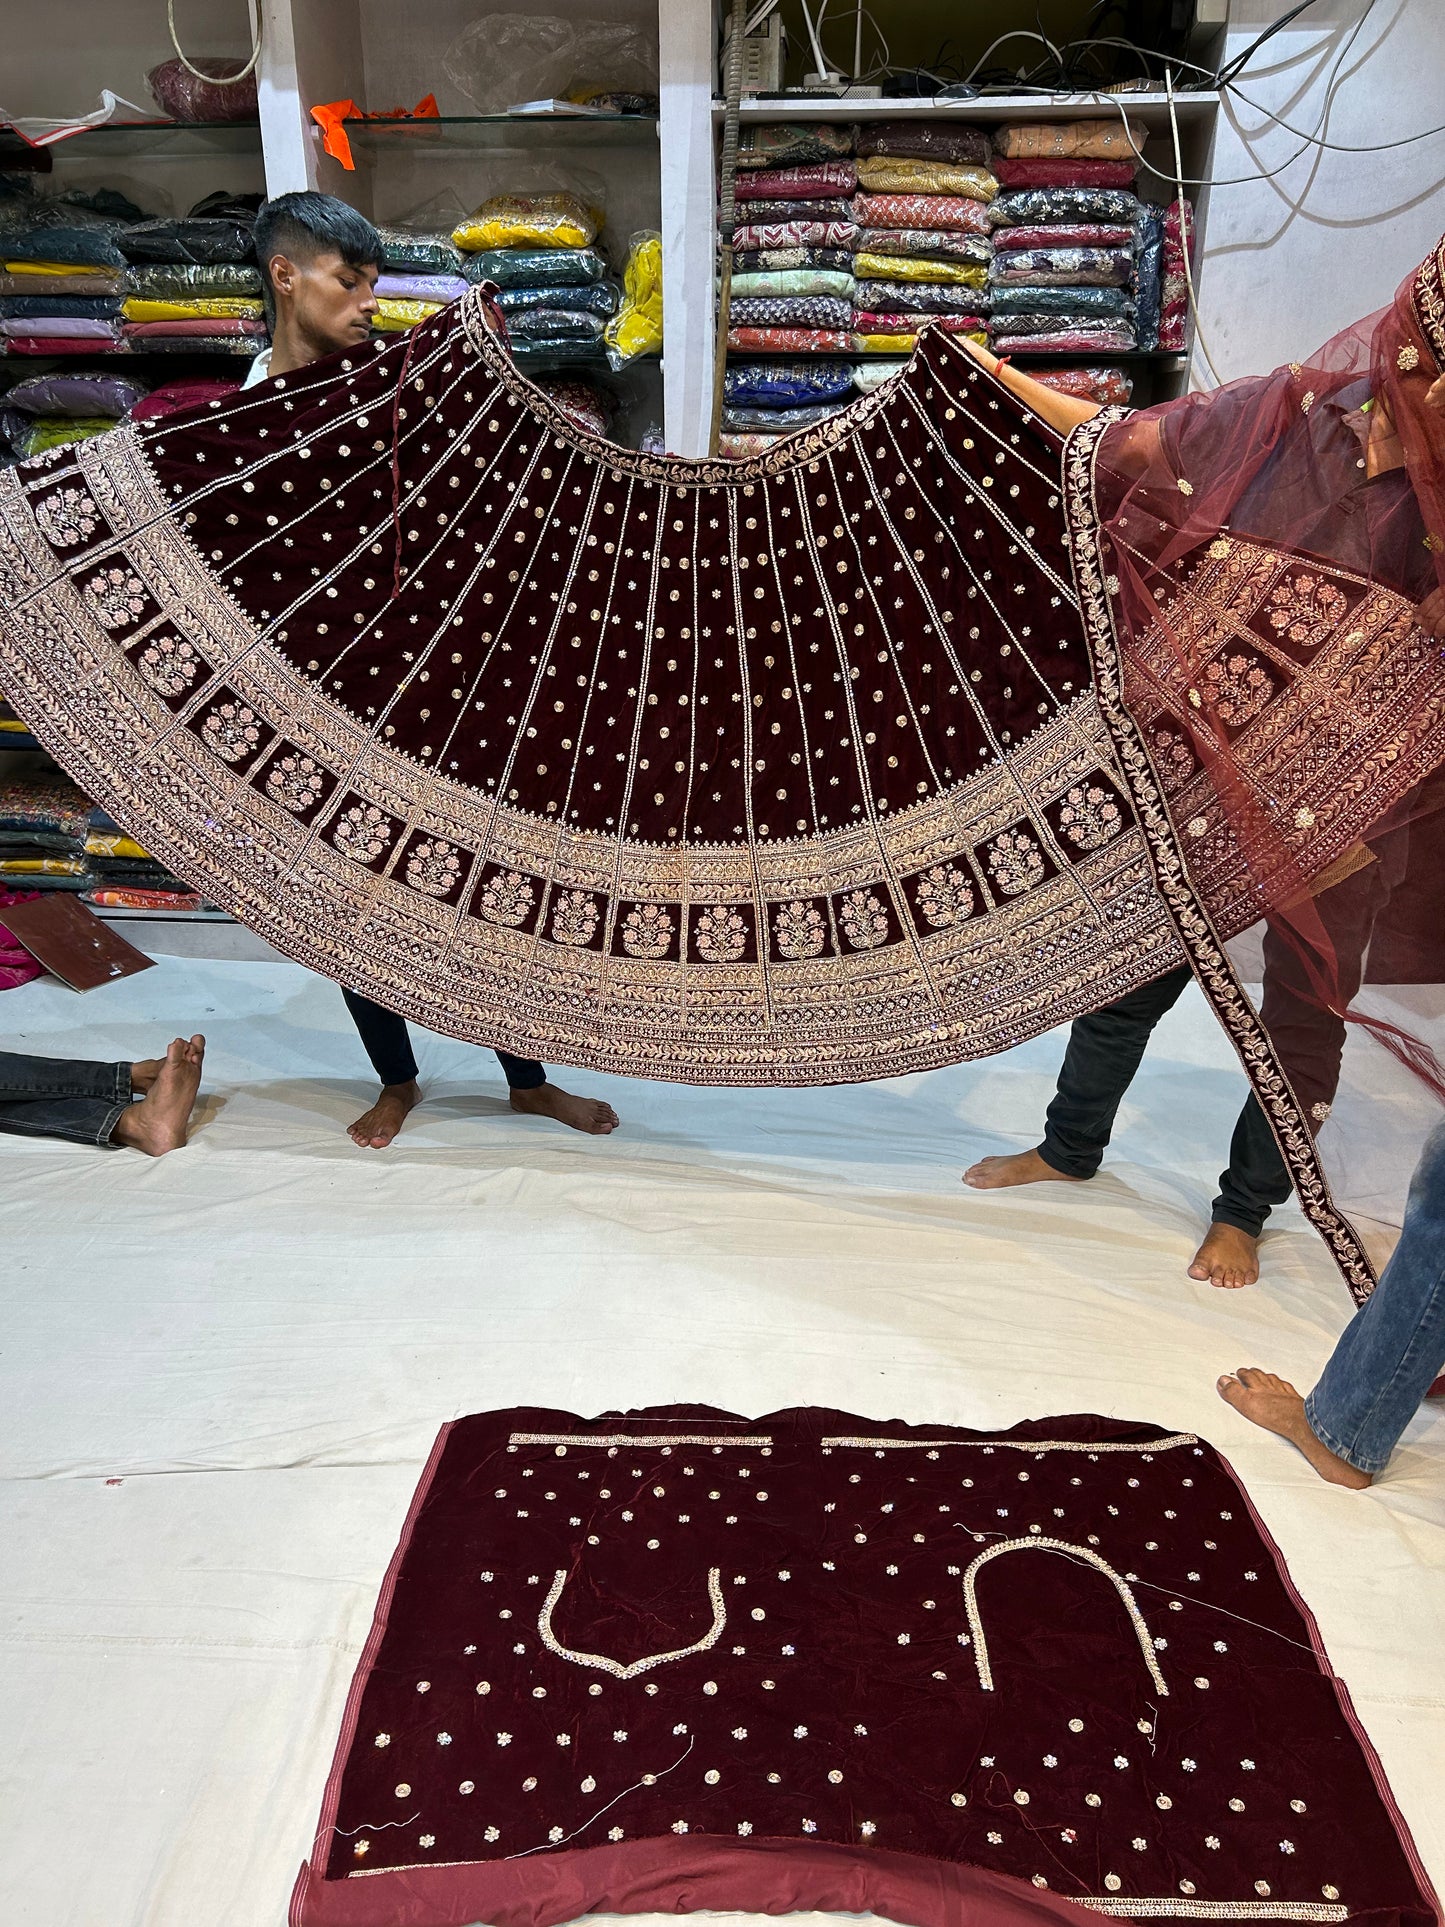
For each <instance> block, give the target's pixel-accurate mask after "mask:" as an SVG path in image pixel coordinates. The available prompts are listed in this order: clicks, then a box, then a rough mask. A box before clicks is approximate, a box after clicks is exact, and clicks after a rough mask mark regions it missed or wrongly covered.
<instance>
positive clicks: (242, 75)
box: [166, 0, 261, 87]
mask: <svg viewBox="0 0 1445 1927" xmlns="http://www.w3.org/2000/svg"><path fill="white" fill-rule="evenodd" d="M166 25H167V26H168V27H169V28H170V30H171V45H172V46H173V47H174V48H175V50H176V57H177V59H178V60H179V61H180V63H181V65H182V66H183V67H184V68H185V70H186V72H187V73H188V74H194V75H195V77H196V79H197V80H204V81H205V82H206V83H207V84H208V85H209V86H211V87H235V86H237V85H239V83H240V82H241V81H243V80H249V79H250V77H251V75H252V74H253V73H254V72H255V71H256V62H257V61H258V60H259V59H260V58H261V16H260V14H259V13H258V12H257V11H256V9H255V8H254V7H252V8H251V58H250V59H249V60H248V61H247V62H246V64H245V66H244V67H242V68H241V70H240V71H239V73H234V74H224V75H223V74H207V73H202V71H201V69H200V68H199V67H197V66H195V65H194V64H193V63H192V62H191V61H190V60H188V59H187V58H186V50H185V48H184V47H183V46H182V45H181V43H180V41H179V40H178V39H177V37H176V0H166Z"/></svg>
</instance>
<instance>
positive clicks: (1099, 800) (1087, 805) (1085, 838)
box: [1059, 783, 1124, 850]
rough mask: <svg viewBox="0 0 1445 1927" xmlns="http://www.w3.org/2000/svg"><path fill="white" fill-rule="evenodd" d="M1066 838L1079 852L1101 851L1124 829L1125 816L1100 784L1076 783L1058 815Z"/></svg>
mask: <svg viewBox="0 0 1445 1927" xmlns="http://www.w3.org/2000/svg"><path fill="white" fill-rule="evenodd" d="M1059 823H1060V826H1061V827H1062V829H1063V832H1064V835H1065V836H1066V837H1068V839H1069V841H1070V842H1071V843H1072V844H1073V845H1074V846H1075V848H1076V849H1080V850H1101V849H1102V848H1103V847H1104V845H1105V844H1106V843H1112V842H1113V840H1114V838H1115V837H1116V836H1117V835H1118V834H1119V832H1120V830H1121V829H1122V828H1123V827H1124V814H1123V811H1122V810H1121V809H1120V808H1119V805H1118V803H1117V802H1115V800H1114V798H1113V797H1112V796H1111V795H1110V793H1109V791H1108V790H1106V789H1102V788H1101V787H1100V786H1099V784H1097V783H1076V784H1075V785H1074V787H1073V789H1071V790H1070V791H1069V793H1068V795H1067V796H1066V797H1065V798H1064V807H1063V809H1062V810H1060V812H1059Z"/></svg>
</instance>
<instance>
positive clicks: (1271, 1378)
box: [1215, 1365, 1372, 1492]
mask: <svg viewBox="0 0 1445 1927" xmlns="http://www.w3.org/2000/svg"><path fill="white" fill-rule="evenodd" d="M1215 1389H1216V1390H1217V1391H1218V1393H1219V1396H1220V1397H1221V1398H1222V1399H1223V1400H1224V1402H1225V1404H1226V1405H1232V1406H1233V1407H1234V1409H1235V1411H1236V1412H1242V1413H1243V1415H1244V1416H1245V1418H1247V1419H1248V1420H1249V1421H1250V1423H1251V1424H1252V1425H1260V1426H1263V1428H1264V1430H1265V1431H1266V1432H1273V1433H1275V1434H1276V1435H1277V1436H1278V1437H1279V1438H1282V1439H1288V1440H1289V1442H1290V1444H1291V1445H1297V1446H1298V1447H1299V1449H1300V1451H1301V1452H1303V1453H1304V1455H1305V1457H1306V1458H1307V1459H1308V1460H1309V1462H1310V1464H1311V1465H1312V1466H1313V1467H1314V1469H1315V1471H1316V1472H1318V1473H1319V1475H1320V1477H1321V1478H1322V1479H1326V1480H1328V1482H1329V1483H1330V1484H1331V1485H1347V1486H1349V1487H1350V1489H1351V1490H1352V1491H1355V1492H1359V1491H1362V1490H1363V1489H1364V1487H1365V1486H1367V1485H1369V1484H1371V1483H1372V1481H1371V1477H1370V1474H1369V1473H1368V1472H1359V1471H1356V1469H1355V1467H1354V1466H1352V1465H1351V1464H1350V1463H1349V1461H1348V1460H1347V1459H1341V1458H1337V1457H1336V1455H1335V1454H1334V1453H1333V1452H1331V1451H1330V1449H1329V1447H1328V1446H1327V1445H1325V1444H1323V1443H1322V1442H1321V1441H1320V1440H1319V1439H1318V1438H1317V1437H1316V1436H1315V1434H1314V1432H1313V1431H1312V1430H1311V1429H1310V1422H1309V1420H1308V1419H1307V1418H1306V1417H1305V1402H1304V1400H1303V1399H1302V1398H1301V1397H1300V1395H1299V1393H1298V1392H1297V1391H1296V1390H1295V1388H1294V1386H1293V1385H1291V1384H1290V1382H1289V1380H1288V1379H1287V1378H1277V1377H1276V1376H1275V1374H1274V1373H1273V1372H1262V1371H1261V1370H1260V1369H1259V1367H1258V1366H1257V1365H1241V1366H1240V1368H1239V1370H1238V1371H1237V1372H1226V1373H1225V1374H1224V1376H1223V1378H1221V1379H1220V1380H1219V1382H1218V1384H1217V1385H1216V1387H1215Z"/></svg>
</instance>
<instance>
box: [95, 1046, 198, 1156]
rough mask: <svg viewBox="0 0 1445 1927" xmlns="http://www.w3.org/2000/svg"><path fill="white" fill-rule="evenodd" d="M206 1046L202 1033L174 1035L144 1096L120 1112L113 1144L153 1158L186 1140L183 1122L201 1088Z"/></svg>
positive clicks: (186, 1120) (177, 1148) (187, 1118)
mask: <svg viewBox="0 0 1445 1927" xmlns="http://www.w3.org/2000/svg"><path fill="white" fill-rule="evenodd" d="M205 1050H206V1040H205V1038H204V1037H192V1038H190V1039H189V1040H187V1039H186V1038H184V1037H178V1038H176V1040H175V1042H174V1043H173V1044H171V1045H170V1046H169V1048H168V1049H167V1051H166V1054H165V1056H164V1058H163V1059H162V1060H161V1062H160V1064H159V1065H158V1067H157V1070H156V1074H155V1077H154V1078H153V1079H152V1081H151V1085H150V1089H149V1090H148V1091H147V1092H146V1094H145V1096H144V1097H143V1098H142V1099H141V1100H140V1102H139V1103H138V1104H132V1105H131V1106H130V1108H129V1109H128V1110H125V1111H122V1112H121V1114H120V1118H119V1120H118V1122H117V1124H116V1127H115V1130H114V1131H113V1132H112V1133H111V1137H112V1140H113V1141H114V1142H115V1143H116V1144H125V1145H128V1146H129V1147H130V1148H131V1150H133V1151H144V1152H145V1153H146V1155H147V1157H153V1158H160V1157H164V1156H165V1154H166V1152H167V1151H178V1150H179V1149H180V1147H181V1146H182V1145H183V1144H184V1143H185V1141H186V1126H187V1125H188V1124H189V1123H190V1121H191V1111H192V1110H193V1108H194V1107H195V1102H196V1092H197V1091H198V1090H199V1089H200V1088H201V1061H202V1059H203V1058H204V1056H205Z"/></svg>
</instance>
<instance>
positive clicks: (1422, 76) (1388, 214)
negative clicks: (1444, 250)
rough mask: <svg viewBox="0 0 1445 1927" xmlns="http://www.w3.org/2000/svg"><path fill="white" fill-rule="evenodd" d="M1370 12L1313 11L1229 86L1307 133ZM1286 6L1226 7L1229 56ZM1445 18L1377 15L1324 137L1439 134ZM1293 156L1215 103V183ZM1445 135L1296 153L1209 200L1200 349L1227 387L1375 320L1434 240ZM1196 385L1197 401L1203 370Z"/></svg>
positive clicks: (1398, 12) (1443, 198) (1334, 4)
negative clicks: (1383, 146)
mask: <svg viewBox="0 0 1445 1927" xmlns="http://www.w3.org/2000/svg"><path fill="white" fill-rule="evenodd" d="M1366 3H1367V0H1316V4H1315V5H1314V6H1313V7H1311V8H1310V9H1309V11H1308V12H1307V13H1305V14H1302V15H1301V16H1300V18H1299V19H1298V20H1297V21H1296V22H1295V23H1294V25H1293V26H1291V27H1289V28H1287V29H1285V30H1284V31H1283V32H1282V33H1279V34H1277V35H1276V36H1275V38H1274V39H1273V40H1271V41H1269V42H1268V43H1267V45H1266V46H1265V47H1263V48H1261V49H1260V52H1259V54H1258V55H1257V56H1256V58H1255V61H1254V62H1253V63H1252V64H1251V65H1250V67H1248V68H1247V69H1246V70H1245V72H1244V73H1243V74H1242V75H1241V76H1240V86H1241V87H1242V88H1243V90H1244V92H1245V94H1247V95H1248V96H1249V97H1250V99H1251V100H1253V101H1256V102H1259V103H1260V104H1261V105H1262V106H1264V107H1267V108H1270V109H1272V110H1273V111H1274V112H1276V113H1279V114H1283V115H1284V117H1285V118H1286V119H1287V120H1289V121H1291V122H1292V123H1293V124H1294V126H1296V127H1297V128H1299V129H1300V130H1301V132H1302V133H1312V132H1314V130H1315V127H1316V124H1317V123H1318V121H1319V118H1320V115H1321V113H1322V112H1323V109H1324V103H1325V94H1326V79H1327V77H1328V74H1329V72H1330V70H1331V68H1332V67H1333V65H1334V62H1335V59H1336V58H1337V56H1338V55H1339V53H1340V51H1341V49H1342V47H1343V45H1344V42H1345V40H1346V39H1347V37H1348V35H1349V33H1350V32H1351V30H1352V28H1353V27H1354V26H1355V25H1356V23H1357V22H1359V20H1360V18H1361V15H1362V14H1363V13H1364V11H1365V7H1366ZM1284 10H1285V9H1284V0H1233V5H1232V6H1231V8H1230V27H1229V36H1228V52H1229V54H1230V55H1231V56H1232V55H1233V54H1235V53H1237V52H1241V51H1242V50H1243V49H1244V48H1245V47H1246V46H1247V45H1248V44H1249V42H1250V41H1251V40H1252V39H1253V38H1254V36H1255V35H1256V34H1257V33H1258V32H1259V31H1260V30H1261V29H1262V28H1263V27H1264V26H1266V25H1268V23H1269V21H1270V20H1272V19H1274V18H1276V17H1277V16H1278V15H1279V14H1280V13H1282V12H1283V11H1284ZM1442 48H1445V3H1442V0H1375V5H1374V7H1373V9H1372V10H1371V11H1370V13H1369V16H1368V18H1366V19H1365V22H1364V25H1363V27H1362V28H1361V30H1360V33H1359V36H1358V38H1357V39H1356V40H1355V42H1354V45H1353V47H1352V48H1351V49H1350V51H1349V53H1348V54H1347V55H1346V57H1345V61H1344V65H1343V67H1342V68H1341V76H1342V79H1341V84H1340V86H1339V88H1338V91H1337V92H1336V94H1335V97H1334V105H1333V108H1332V110H1331V113H1330V118H1329V122H1328V124H1327V126H1326V127H1325V128H1324V129H1323V137H1324V138H1326V139H1329V140H1333V141H1339V142H1342V143H1346V144H1354V145H1364V144H1367V143H1369V142H1378V141H1386V140H1398V139H1399V138H1400V137H1401V136H1402V135H1404V134H1412V133H1415V132H1416V131H1418V130H1421V129H1424V128H1428V127H1433V126H1435V125H1436V124H1438V123H1440V122H1445V81H1442ZM1300 145H1301V142H1300V140H1299V139H1298V138H1297V136H1295V135H1293V134H1289V133H1286V132H1285V131H1284V130H1283V129H1282V128H1279V127H1276V126H1273V125H1271V124H1270V123H1269V121H1268V120H1267V118H1266V116H1265V115H1264V114H1263V113H1260V112H1257V111H1256V110H1255V109H1254V108H1252V107H1250V106H1249V105H1247V104H1246V103H1245V102H1244V101H1242V100H1241V99H1240V98H1239V97H1238V96H1237V95H1228V96H1226V100H1225V105H1224V108H1223V110H1222V112H1221V116H1220V123H1219V136H1218V140H1217V144H1216V149H1215V155H1214V167H1213V175H1214V178H1215V179H1216V181H1221V182H1224V181H1229V180H1231V179H1233V178H1234V177H1235V176H1238V175H1245V174H1257V173H1260V172H1262V171H1263V170H1264V169H1266V168H1271V169H1272V168H1276V167H1279V166H1280V165H1281V163H1283V162H1286V161H1288V160H1289V157H1290V156H1291V155H1292V154H1293V153H1294V152H1295V150H1296V149H1297V148H1298V147H1299V146H1300ZM1442 187H1445V135H1435V136H1433V137H1432V138H1431V139H1429V140H1423V141H1417V142H1415V143H1413V144H1412V145H1411V146H1408V147H1397V148H1394V149H1393V150H1390V151H1387V152H1384V153H1378V154H1334V153H1328V152H1321V151H1320V150H1319V149H1316V148H1310V149H1308V150H1306V152H1305V153H1304V154H1302V155H1301V156H1300V158H1299V159H1297V160H1295V161H1293V162H1292V163H1291V164H1290V165H1288V166H1286V167H1284V169H1283V171H1282V172H1281V173H1280V174H1279V176H1278V178H1277V179H1275V180H1272V181H1255V182H1251V183H1249V184H1246V185H1240V186H1216V187H1214V188H1213V189H1212V190H1211V194H1210V201H1209V224H1208V244H1207V247H1206V250H1205V255H1204V261H1203V265H1202V270H1201V275H1200V307H1201V319H1202V322H1203V328H1204V333H1205V335H1206V337H1207V339H1208V342H1209V346H1210V349H1211V351H1212V353H1213V356H1214V360H1215V362H1216V363H1217V365H1218V367H1219V370H1220V373H1221V374H1222V375H1223V376H1224V377H1225V378H1226V379H1228V378H1231V377H1233V376H1236V375H1247V374H1255V373H1261V372H1263V371H1265V370H1267V369H1269V368H1274V367H1277V366H1278V365H1279V364H1280V363H1281V362H1284V361H1290V360H1293V359H1295V358H1297V357H1299V356H1301V355H1303V354H1305V353H1307V352H1308V351H1309V350H1310V349H1311V348H1313V347H1316V346H1318V344H1319V343H1320V342H1322V341H1324V340H1325V339H1327V338H1328V336H1330V335H1331V334H1332V333H1334V332H1335V330H1336V329H1338V328H1340V327H1342V326H1344V325H1345V324H1346V323H1347V322H1349V321H1352V320H1354V319H1356V318H1357V317H1358V316H1361V315H1364V314H1368V313H1370V312H1372V311H1373V310H1374V309H1376V308H1380V307H1383V306H1384V305H1385V303H1386V301H1387V300H1388V299H1389V297H1390V295H1391V294H1392V293H1393V292H1394V289H1395V287H1396V285H1397V284H1398V283H1399V282H1400V281H1401V280H1402V279H1403V278H1404V276H1405V275H1406V274H1407V273H1408V272H1409V271H1410V270H1411V268H1413V267H1414V266H1415V265H1416V263H1417V262H1419V261H1420V260H1421V259H1422V258H1423V257H1424V255H1425V254H1427V253H1428V252H1429V250H1430V249H1431V247H1433V245H1434V244H1435V242H1436V241H1437V240H1438V239H1439V236H1440V233H1441V230H1442V229H1445V192H1442ZM1194 374H1195V382H1196V385H1199V386H1209V385H1210V377H1209V374H1208V371H1207V369H1206V368H1205V367H1204V364H1203V360H1202V357H1200V356H1199V355H1198V354H1196V356H1195V368H1194Z"/></svg>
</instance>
